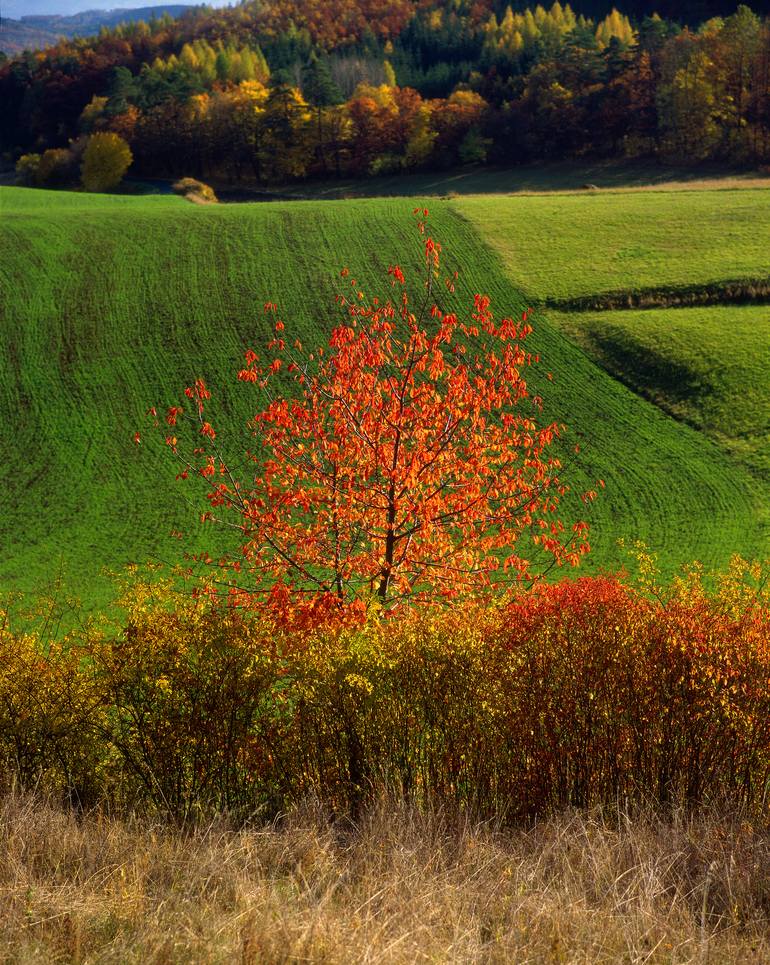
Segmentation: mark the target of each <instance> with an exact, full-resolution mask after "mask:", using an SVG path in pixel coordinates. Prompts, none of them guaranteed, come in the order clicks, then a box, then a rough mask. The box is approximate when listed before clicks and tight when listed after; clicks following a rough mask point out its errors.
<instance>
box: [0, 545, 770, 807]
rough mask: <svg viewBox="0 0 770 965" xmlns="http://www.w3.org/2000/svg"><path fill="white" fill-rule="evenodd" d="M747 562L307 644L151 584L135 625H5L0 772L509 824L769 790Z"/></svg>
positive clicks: (320, 633)
mask: <svg viewBox="0 0 770 965" xmlns="http://www.w3.org/2000/svg"><path fill="white" fill-rule="evenodd" d="M752 575H753V576H754V577H757V576H758V574H757V573H756V572H753V574H752V571H751V570H750V569H749V568H747V567H746V566H745V565H743V564H737V563H736V565H735V566H734V567H733V569H732V570H731V572H730V574H729V575H728V576H727V577H726V578H725V579H723V580H722V581H721V583H720V585H719V586H718V588H717V589H716V590H714V591H712V592H708V593H707V592H706V591H704V589H703V587H702V585H701V581H700V578H699V576H698V574H697V573H693V574H691V575H690V577H689V578H688V579H685V580H680V581H679V582H678V583H676V584H675V585H674V586H673V587H671V588H670V590H669V591H668V593H667V594H666V595H665V597H660V598H656V597H654V596H652V595H650V594H649V593H645V592H642V591H641V590H639V589H634V588H632V587H631V586H629V585H627V584H626V583H624V582H623V581H621V580H619V579H615V578H604V577H603V578H590V579H589V578H583V579H579V580H576V581H566V582H562V583H560V584H557V585H551V586H542V587H539V588H537V589H534V590H532V591H529V592H527V593H522V594H521V595H520V596H518V597H517V598H515V599H514V600H513V602H511V601H508V602H506V603H505V604H504V605H503V604H502V603H501V604H500V605H496V606H490V605H489V604H487V605H481V604H475V605H468V606H466V607H464V608H460V607H458V608H455V609H451V610H447V611H425V612H421V613H412V614H406V615H403V616H402V617H401V618H399V619H398V620H395V619H390V620H383V619H378V618H377V617H376V616H372V617H370V618H369V619H368V621H367V622H366V623H364V624H363V625H359V626H342V627H340V626H337V627H325V628H323V627H322V628H318V629H316V630H313V631H312V632H311V631H307V630H304V631H302V632H299V631H291V630H285V629H283V630H282V629H280V628H277V627H276V626H274V625H272V624H271V623H270V622H269V621H268V620H267V619H266V618H265V617H264V616H259V615H256V614H250V613H248V612H244V611H240V610H226V611H223V610H221V609H217V608H216V607H215V606H213V605H212V604H211V603H210V602H204V601H203V600H194V599H190V598H189V597H184V596H181V595H179V594H177V593H176V592H175V591H174V590H173V589H172V587H171V584H170V583H166V582H159V583H155V584H150V583H144V582H141V581H137V582H136V583H135V584H134V585H133V586H132V589H131V592H130V594H129V596H128V597H127V598H126V599H125V600H124V601H123V602H124V605H125V625H124V627H123V629H122V630H121V632H119V633H115V632H107V631H105V630H103V629H102V630H100V629H98V628H95V627H92V628H90V629H88V630H80V631H77V632H75V633H72V634H70V635H69V636H68V637H67V638H66V639H65V640H64V641H62V642H60V643H50V642H47V641H46V640H45V639H44V636H43V635H35V634H32V633H22V632H20V631H19V630H18V629H14V626H13V621H12V620H11V619H10V618H9V617H8V615H7V614H6V619H5V621H4V622H3V621H2V620H0V626H2V627H3V628H2V629H0V767H2V769H3V771H4V772H5V774H6V775H8V777H9V779H13V780H14V781H15V782H17V783H18V784H20V785H22V786H24V787H30V786H33V785H34V786H41V785H43V786H48V787H52V788H57V789H59V790H60V791H61V792H66V793H67V794H69V795H70V796H72V797H74V798H76V799H77V800H80V801H81V802H83V803H91V802H95V801H98V800H101V799H105V800H109V801H111V802H112V803H113V805H115V806H121V807H125V806H133V807H135V806H139V805H141V806H149V807H152V808H154V809H158V810H161V811H164V812H167V813H169V814H171V815H173V816H175V817H177V818H187V817H189V816H192V815H195V814H198V815H200V814H203V813H208V812H212V811H214V810H223V809H224V810H228V811H230V812H231V813H252V812H254V811H260V812H262V813H263V814H267V815H269V814H274V813H277V812H278V811H280V810H282V809H286V808H288V807H291V806H292V805H293V804H295V803H297V802H298V801H301V800H303V799H306V798H308V797H312V798H317V799H320V800H321V801H322V802H323V803H324V804H325V805H327V806H328V807H330V808H331V809H333V810H335V811H338V812H350V811H353V812H355V811H356V810H357V809H358V808H359V807H360V806H361V805H362V804H364V803H365V802H366V801H367V799H368V798H370V797H371V796H373V795H377V794H378V793H379V792H380V791H382V790H383V789H386V788H387V789H390V790H394V789H395V790H398V791H399V792H401V793H403V794H405V795H406V796H407V797H408V798H411V799H414V800H416V801H417V802H428V801H431V802H433V801H436V802H446V803H451V804H452V805H453V806H459V807H461V808H467V809H468V810H470V811H473V812H474V813H476V814H478V815H484V814H491V813H497V814H499V813H500V812H505V813H507V814H508V815H509V816H510V817H511V819H517V818H520V817H523V816H532V815H538V814H542V813H545V812H548V811H551V810H555V809H559V808H562V807H565V806H581V807H582V806H593V805H597V804H598V805H601V804H614V803H615V802H618V801H622V802H625V803H627V802H630V801H637V800H646V801H654V802H657V803H660V804H663V805H666V804H681V803H687V802H692V803H696V802H702V801H704V800H708V799H714V798H722V797H725V796H729V797H731V798H733V799H735V800H739V801H740V802H741V803H743V804H745V805H748V806H753V805H760V804H761V803H762V802H763V801H764V799H765V795H766V792H767V790H768V788H769V786H770V784H769V782H770V604H768V602H767V601H766V599H765V598H764V596H763V593H762V592H761V591H759V590H757V589H756V587H755V586H754V584H753V583H752V580H751V579H749V578H748V577H750V576H752Z"/></svg>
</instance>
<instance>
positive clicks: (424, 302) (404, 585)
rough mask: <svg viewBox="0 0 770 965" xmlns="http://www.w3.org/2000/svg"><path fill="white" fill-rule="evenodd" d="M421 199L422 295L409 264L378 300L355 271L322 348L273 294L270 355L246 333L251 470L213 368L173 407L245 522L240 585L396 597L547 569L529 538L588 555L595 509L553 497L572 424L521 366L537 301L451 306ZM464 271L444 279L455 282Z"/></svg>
mask: <svg viewBox="0 0 770 965" xmlns="http://www.w3.org/2000/svg"><path fill="white" fill-rule="evenodd" d="M427 213H428V212H427V211H426V210H422V209H420V210H418V211H417V212H416V214H417V216H418V226H419V229H420V232H421V233H422V235H423V241H424V255H425V275H424V279H422V280H423V286H422V291H421V292H420V293H419V295H418V296H417V297H416V298H412V297H410V295H409V293H408V291H407V287H406V280H405V277H404V272H403V271H402V269H401V268H400V267H399V266H397V265H396V266H392V267H391V268H390V269H389V272H388V274H389V278H390V284H391V296H390V297H389V298H388V299H387V300H384V301H381V300H379V299H378V298H373V299H371V300H368V299H367V297H366V296H365V295H364V293H363V292H361V291H359V289H358V286H357V284H356V282H355V280H350V279H349V281H350V285H351V292H350V294H349V295H338V296H337V301H338V304H339V306H340V307H341V310H342V311H343V313H344V319H343V321H342V322H341V324H339V325H338V326H337V327H335V328H334V330H333V331H332V333H331V336H330V337H329V340H328V346H327V347H326V348H319V349H318V350H316V351H315V352H307V351H305V349H303V347H302V345H301V344H300V342H299V341H298V340H292V339H291V338H290V337H289V336H287V333H286V332H285V326H284V323H283V321H281V320H280V319H279V318H278V317H277V307H276V306H275V305H274V304H272V303H268V304H267V305H266V306H265V311H266V312H268V313H272V314H273V316H274V318H275V321H274V329H275V333H274V337H273V338H272V340H271V341H270V343H269V345H268V352H269V353H270V356H271V358H270V359H269V360H266V361H262V360H261V359H260V358H259V357H258V355H257V353H256V352H254V351H249V352H247V353H246V365H245V367H244V368H243V369H241V371H240V372H239V374H238V377H239V379H240V380H242V381H243V382H244V383H251V384H252V385H254V387H255V388H257V389H258V390H260V399H261V403H260V407H259V409H258V410H257V411H256V413H255V415H254V417H253V419H252V420H251V422H250V428H251V430H252V433H253V436H254V438H255V440H256V442H257V444H256V446H254V448H253V449H252V450H251V451H250V452H249V454H248V459H249V461H250V463H249V464H250V471H249V475H248V478H246V477H243V478H239V477H236V474H235V472H234V471H233V470H232V469H231V467H230V465H229V463H228V461H227V459H225V458H224V456H223V455H222V454H221V453H220V451H219V449H218V444H217V441H216V439H217V433H216V430H215V428H214V427H213V426H212V424H211V423H210V422H209V421H208V413H207V408H208V404H209V398H210V393H209V391H208V389H207V388H206V386H205V384H204V383H203V382H202V381H198V382H196V383H195V385H194V386H192V387H190V388H188V389H187V390H186V396H187V399H188V401H186V402H185V403H184V404H183V405H182V406H172V407H171V408H169V409H168V411H167V413H166V423H167V424H168V425H170V426H177V425H178V424H179V425H181V424H182V421H183V420H187V421H188V423H189V422H191V423H192V425H193V427H194V431H195V434H196V437H197V438H196V441H195V448H194V450H193V452H192V455H191V456H189V457H188V456H186V455H183V453H182V451H181V450H182V446H181V443H180V442H179V441H178V439H177V437H176V436H175V435H170V436H168V437H167V439H166V442H167V444H168V445H169V446H170V447H171V448H172V450H173V451H174V453H175V454H176V456H177V457H178V458H179V459H180V460H181V461H182V463H183V467H182V470H181V472H180V476H181V477H183V478H185V479H192V478H201V477H202V478H203V479H205V480H206V481H207V483H208V487H207V488H208V493H207V498H208V502H209V507H208V510H207V512H206V514H205V516H206V517H207V518H209V519H214V520H220V521H226V522H230V524H231V525H235V526H236V528H237V529H238V530H239V532H240V534H241V539H240V552H239V554H238V557H237V558H236V559H233V560H231V561H229V565H230V566H231V567H232V569H233V570H234V571H235V573H234V575H233V578H232V580H231V581H230V584H229V585H230V594H231V598H232V600H233V602H239V603H250V602H251V603H253V602H254V601H258V600H260V601H265V600H267V601H268V602H269V603H270V605H271V606H275V607H278V608H279V609H281V610H283V609H284V608H286V607H288V608H291V609H292V610H294V608H296V607H299V609H300V610H302V609H303V608H305V612H307V608H309V609H310V610H312V612H314V613H318V611H319V608H320V609H321V610H323V609H331V610H339V608H340V607H342V608H345V607H347V606H349V605H350V604H353V605H354V606H355V607H356V608H357V609H358V610H363V609H365V607H366V604H367V602H369V601H378V603H379V604H380V605H382V606H383V607H384V608H386V609H387V610H391V609H392V608H393V607H395V606H397V605H398V604H399V603H400V602H402V601H404V600H406V599H411V600H417V601H426V600H428V601H436V600H448V599H452V598H456V597H458V596H460V595H464V594H469V593H474V592H478V591H482V590H484V589H485V588H489V587H491V586H495V587H499V585H500V584H502V583H505V582H511V581H521V580H528V579H532V578H536V577H537V575H538V572H536V566H535V564H534V563H533V558H532V556H533V554H534V556H536V557H538V558H539V561H538V565H540V564H541V563H542V562H543V560H546V561H547V562H548V563H550V564H553V563H554V562H556V563H562V562H569V563H572V564H576V563H577V561H578V559H579V557H580V556H581V555H582V554H583V553H585V552H587V551H588V548H589V547H588V542H587V538H586V537H587V532H586V531H587V525H586V524H585V523H584V522H578V523H575V524H574V525H572V526H570V527H565V525H564V524H563V523H562V522H561V521H560V519H559V518H558V515H557V508H558V505H559V501H560V497H561V496H562V495H563V494H564V492H565V489H566V487H565V486H564V485H563V483H562V482H561V481H560V479H559V476H558V472H559V469H560V462H559V460H558V459H557V458H556V457H555V456H554V455H551V454H550V447H551V444H552V443H553V442H554V440H555V439H556V438H557V437H558V436H559V434H560V432H561V430H562V429H563V427H562V426H559V425H557V424H555V423H550V424H547V425H542V426H539V425H538V424H537V421H536V415H537V412H538V411H539V409H540V408H541V403H540V400H539V399H538V398H537V397H534V398H533V397H531V396H530V395H529V393H528V391H527V384H526V381H525V379H524V375H523V373H524V371H525V369H526V368H527V367H528V366H530V365H531V364H533V362H535V361H537V358H536V357H533V356H532V355H531V354H529V353H527V352H526V351H525V348H524V344H523V343H524V340H525V339H526V337H527V335H528V334H529V332H530V331H531V327H530V325H529V323H528V314H529V313H528V312H524V313H523V315H522V317H521V319H513V318H502V319H500V320H497V319H496V318H495V316H494V314H493V312H492V310H491V308H490V300H489V298H488V297H487V296H484V295H476V296H475V297H474V304H473V308H472V309H471V311H470V316H469V318H468V319H467V320H464V321H463V320H461V319H460V318H458V317H457V315H455V314H452V313H445V312H444V311H442V309H441V308H440V307H439V304H438V302H439V298H438V296H437V290H438V289H439V288H440V285H439V284H438V280H439V277H440V276H439V256H440V245H439V243H438V242H436V241H435V240H434V239H433V238H431V237H430V236H429V235H428V234H427V232H426V231H425V227H426V221H425V218H426V216H427ZM342 275H343V277H347V276H348V275H349V272H348V271H347V269H345V270H343V272H342ZM456 277H457V274H456V273H455V275H454V276H453V277H452V278H446V279H444V284H445V285H446V287H447V288H448V289H449V290H451V291H454V281H455V279H456ZM287 389H290V391H287ZM525 403H527V404H526V405H525ZM190 408H191V409H192V411H190ZM153 411H154V410H153ZM174 431H178V430H174ZM593 495H595V494H594V493H589V494H584V497H589V498H593ZM523 534H528V535H529V537H530V540H529V543H530V545H529V548H528V551H527V552H523V551H522V550H521V549H520V541H521V539H520V538H521V537H522V535H523ZM221 562H224V561H220V563H221ZM247 574H248V579H247V580H244V575H247Z"/></svg>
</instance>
